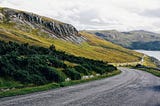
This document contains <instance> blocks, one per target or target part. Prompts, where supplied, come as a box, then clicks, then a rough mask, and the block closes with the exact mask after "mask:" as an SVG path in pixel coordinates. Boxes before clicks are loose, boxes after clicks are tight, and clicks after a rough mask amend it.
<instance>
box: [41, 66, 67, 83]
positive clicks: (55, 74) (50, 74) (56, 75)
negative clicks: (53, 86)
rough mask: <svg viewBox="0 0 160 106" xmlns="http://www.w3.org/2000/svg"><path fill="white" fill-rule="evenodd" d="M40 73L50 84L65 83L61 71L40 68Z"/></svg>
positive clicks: (51, 68)
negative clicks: (53, 82) (52, 82)
mask: <svg viewBox="0 0 160 106" xmlns="http://www.w3.org/2000/svg"><path fill="white" fill-rule="evenodd" d="M41 73H42V74H43V75H44V76H45V77H46V79H47V80H48V81H49V82H51V81H55V82H63V81H65V78H66V76H65V74H64V73H63V72H61V71H58V70H57V69H55V68H53V67H48V66H46V67H42V70H41Z"/></svg>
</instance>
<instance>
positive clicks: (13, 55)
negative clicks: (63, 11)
mask: <svg viewBox="0 0 160 106" xmlns="http://www.w3.org/2000/svg"><path fill="white" fill-rule="evenodd" d="M66 62H67V63H70V64H76V65H73V66H70V65H67V64H65V63H66ZM115 70H117V68H116V67H114V66H112V65H108V64H107V63H106V62H103V61H98V60H93V59H87V58H84V57H75V56H73V55H69V54H66V53H65V52H62V51H57V50H56V49H55V46H54V45H51V46H50V47H49V48H44V47H38V46H30V45H29V44H28V43H25V44H18V43H15V42H11V41H9V42H4V41H0V78H1V83H0V84H1V85H0V88H1V89H6V88H16V87H18V88H19V87H20V88H26V87H28V86H33V87H34V86H38V85H44V84H49V83H52V82H54V83H61V82H64V81H65V79H66V78H69V79H71V80H81V77H82V76H84V75H96V73H98V74H101V75H105V74H107V73H112V72H114V71H115ZM5 79H10V80H9V81H10V82H15V83H13V84H11V83H10V85H9V86H8V85H7V83H6V84H4V80H5ZM2 92H3V91H2Z"/></svg>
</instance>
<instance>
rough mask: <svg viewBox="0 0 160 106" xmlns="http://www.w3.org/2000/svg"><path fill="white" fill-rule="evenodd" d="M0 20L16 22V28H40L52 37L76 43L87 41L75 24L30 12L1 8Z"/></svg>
mask: <svg viewBox="0 0 160 106" xmlns="http://www.w3.org/2000/svg"><path fill="white" fill-rule="evenodd" d="M0 22H8V23H15V26H16V28H20V29H22V30H26V29H25V28H32V29H39V30H40V31H42V32H45V33H47V34H48V35H49V36H51V37H54V38H59V39H64V40H67V41H72V42H76V43H81V42H83V41H85V38H84V37H82V36H81V35H80V34H79V33H78V31H77V29H76V28H75V27H74V26H72V25H70V24H66V23H63V22H59V21H57V20H53V19H50V18H46V17H43V16H39V15H36V14H33V13H29V12H24V11H19V10H14V9H9V8H1V9H0ZM23 27H24V28H23Z"/></svg>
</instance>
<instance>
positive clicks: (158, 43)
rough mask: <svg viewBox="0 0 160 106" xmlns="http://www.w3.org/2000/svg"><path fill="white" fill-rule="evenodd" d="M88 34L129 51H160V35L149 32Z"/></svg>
mask: <svg viewBox="0 0 160 106" xmlns="http://www.w3.org/2000/svg"><path fill="white" fill-rule="evenodd" d="M87 32H90V33H92V34H95V35H97V36H99V37H101V38H103V39H105V40H107V41H111V42H113V43H115V44H118V45H121V46H123V47H126V48H129V49H144V50H160V34H157V33H153V32H149V31H144V30H134V31H129V32H119V31H116V30H90V31H87Z"/></svg>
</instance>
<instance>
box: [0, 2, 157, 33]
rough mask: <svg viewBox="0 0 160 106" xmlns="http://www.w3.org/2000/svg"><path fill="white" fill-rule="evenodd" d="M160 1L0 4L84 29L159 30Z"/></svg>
mask: <svg viewBox="0 0 160 106" xmlns="http://www.w3.org/2000/svg"><path fill="white" fill-rule="evenodd" d="M159 4H160V0H79V1H76V0H0V6H4V7H10V8H15V9H21V10H25V11H30V12H34V13H37V14H40V15H44V16H48V17H51V18H54V19H57V20H60V21H63V22H66V23H70V24H73V25H74V26H76V28H78V29H79V30H83V29H107V30H108V29H116V30H120V31H128V30H139V29H142V30H149V31H156V32H160V28H159V24H160V18H159V17H160V14H159V11H160V8H159Z"/></svg>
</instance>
